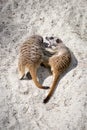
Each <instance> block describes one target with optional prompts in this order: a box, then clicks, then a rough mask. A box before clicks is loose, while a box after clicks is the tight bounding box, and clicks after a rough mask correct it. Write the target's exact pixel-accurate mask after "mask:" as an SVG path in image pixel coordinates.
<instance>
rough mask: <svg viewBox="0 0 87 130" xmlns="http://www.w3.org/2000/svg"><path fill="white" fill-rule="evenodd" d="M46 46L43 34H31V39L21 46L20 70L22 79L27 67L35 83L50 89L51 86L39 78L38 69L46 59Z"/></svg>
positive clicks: (39, 86)
mask: <svg viewBox="0 0 87 130" xmlns="http://www.w3.org/2000/svg"><path fill="white" fill-rule="evenodd" d="M44 48H45V46H44V44H43V38H42V37H41V36H39V35H33V36H30V37H29V39H28V40H26V41H25V42H24V43H23V44H22V45H21V47H20V52H19V60H18V70H19V74H20V79H21V80H22V79H23V77H24V75H25V69H26V68H27V69H28V71H29V72H30V75H31V77H32V80H33V81H34V83H35V85H36V86H37V87H38V88H41V89H48V88H49V87H45V86H42V85H41V84H40V83H39V81H38V80H37V69H38V67H39V66H40V64H41V63H42V61H43V60H44V53H43V50H44ZM45 53H46V51H45Z"/></svg>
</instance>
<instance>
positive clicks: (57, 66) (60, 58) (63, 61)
mask: <svg viewBox="0 0 87 130" xmlns="http://www.w3.org/2000/svg"><path fill="white" fill-rule="evenodd" d="M46 40H47V43H48V47H46V50H47V51H49V52H50V53H52V54H53V55H52V56H51V57H49V58H48V63H47V64H48V65H49V66H50V67H51V71H52V74H53V83H52V85H51V87H50V91H49V93H48V95H47V97H46V98H45V99H44V101H43V102H44V103H47V102H48V101H49V99H50V98H51V96H52V95H53V93H54V90H55V88H56V85H57V82H58V79H59V77H60V75H61V74H62V73H63V72H64V71H65V70H66V69H67V68H68V66H69V65H70V62H71V53H70V50H69V49H68V47H66V46H65V45H64V44H63V42H62V40H60V39H58V38H57V37H46ZM44 62H46V61H44ZM43 64H44V63H43Z"/></svg>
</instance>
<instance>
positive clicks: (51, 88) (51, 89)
mask: <svg viewBox="0 0 87 130" xmlns="http://www.w3.org/2000/svg"><path fill="white" fill-rule="evenodd" d="M59 77H60V75H58V74H57V75H55V76H54V81H53V84H52V87H50V91H49V93H48V95H47V97H46V98H45V99H44V101H43V103H47V102H48V101H49V100H50V98H51V96H52V95H53V93H54V91H55V89H56V85H57V82H58V79H59Z"/></svg>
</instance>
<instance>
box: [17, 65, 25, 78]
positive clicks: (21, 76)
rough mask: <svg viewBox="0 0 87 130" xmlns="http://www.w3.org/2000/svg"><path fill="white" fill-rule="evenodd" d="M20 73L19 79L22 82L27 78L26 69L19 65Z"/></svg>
mask: <svg viewBox="0 0 87 130" xmlns="http://www.w3.org/2000/svg"><path fill="white" fill-rule="evenodd" d="M18 71H19V79H20V80H22V79H23V78H24V76H25V67H24V66H22V65H18Z"/></svg>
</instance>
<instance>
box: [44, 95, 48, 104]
mask: <svg viewBox="0 0 87 130" xmlns="http://www.w3.org/2000/svg"><path fill="white" fill-rule="evenodd" d="M49 99H50V97H49V96H47V97H46V98H45V99H44V100H43V103H44V104H46V103H47V102H48V101H49Z"/></svg>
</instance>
